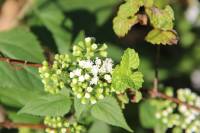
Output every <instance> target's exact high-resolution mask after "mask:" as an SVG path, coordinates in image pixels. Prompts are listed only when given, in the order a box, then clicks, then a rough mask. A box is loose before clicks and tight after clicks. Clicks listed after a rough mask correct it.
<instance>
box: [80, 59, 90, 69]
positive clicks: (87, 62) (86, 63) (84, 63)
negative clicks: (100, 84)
mask: <svg viewBox="0 0 200 133" xmlns="http://www.w3.org/2000/svg"><path fill="white" fill-rule="evenodd" d="M92 65H93V62H92V61H90V60H81V61H79V66H80V67H81V68H91V67H92Z"/></svg>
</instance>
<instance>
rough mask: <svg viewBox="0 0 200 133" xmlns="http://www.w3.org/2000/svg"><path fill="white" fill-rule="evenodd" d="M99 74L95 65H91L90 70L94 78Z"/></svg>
mask: <svg viewBox="0 0 200 133" xmlns="http://www.w3.org/2000/svg"><path fill="white" fill-rule="evenodd" d="M98 72H99V67H98V66H97V65H93V66H92V69H91V73H92V74H93V75H94V76H96V75H97V74H98Z"/></svg>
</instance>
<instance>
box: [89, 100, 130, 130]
mask: <svg viewBox="0 0 200 133" xmlns="http://www.w3.org/2000/svg"><path fill="white" fill-rule="evenodd" d="M91 114H92V116H93V117H94V118H96V119H98V120H101V121H104V122H106V123H108V124H111V125H113V126H118V127H122V128H124V129H126V130H128V131H130V132H133V131H132V129H130V127H129V126H128V125H127V123H126V120H125V118H124V116H123V113H122V110H121V108H120V106H119V104H118V103H117V101H116V100H115V99H114V98H113V97H107V98H105V99H104V100H101V101H99V102H98V103H97V104H95V105H94V106H93V107H92V109H91Z"/></svg>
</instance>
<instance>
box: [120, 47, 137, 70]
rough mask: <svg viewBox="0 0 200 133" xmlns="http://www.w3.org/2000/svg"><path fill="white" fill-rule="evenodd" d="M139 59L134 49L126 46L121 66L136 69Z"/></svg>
mask: <svg viewBox="0 0 200 133" xmlns="http://www.w3.org/2000/svg"><path fill="white" fill-rule="evenodd" d="M139 64H140V60H139V56H138V54H137V53H136V52H135V50H134V49H130V48H128V49H127V50H126V51H125V52H124V55H123V56H122V61H121V64H120V65H121V66H123V67H125V68H126V69H127V68H129V69H130V68H131V69H137V68H138V67H139Z"/></svg>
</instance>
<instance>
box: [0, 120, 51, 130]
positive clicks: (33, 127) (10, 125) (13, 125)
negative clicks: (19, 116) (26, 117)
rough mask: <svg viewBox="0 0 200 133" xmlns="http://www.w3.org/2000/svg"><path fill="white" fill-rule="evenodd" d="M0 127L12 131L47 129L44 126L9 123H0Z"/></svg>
mask: <svg viewBox="0 0 200 133" xmlns="http://www.w3.org/2000/svg"><path fill="white" fill-rule="evenodd" d="M0 127H3V128H7V129H14V128H30V129H45V128H48V127H47V126H46V125H43V124H25V123H13V122H11V121H4V122H0Z"/></svg>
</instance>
